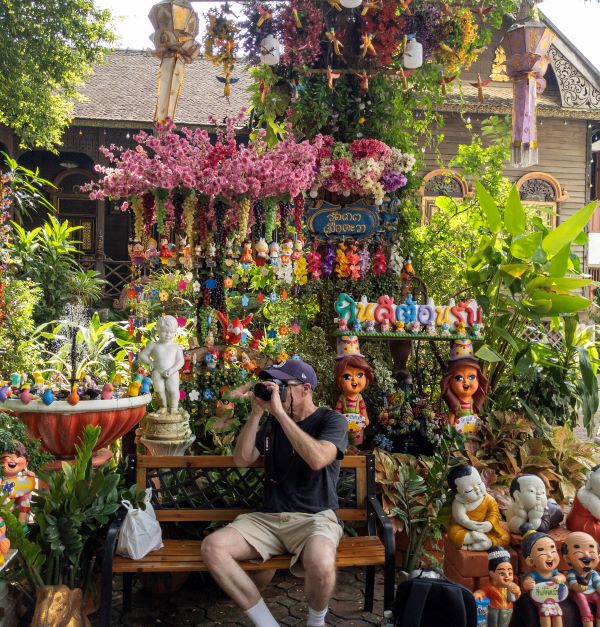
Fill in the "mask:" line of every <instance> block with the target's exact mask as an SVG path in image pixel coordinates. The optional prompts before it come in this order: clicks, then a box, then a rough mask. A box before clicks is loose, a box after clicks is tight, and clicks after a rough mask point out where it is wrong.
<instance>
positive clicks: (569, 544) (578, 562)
mask: <svg viewBox="0 0 600 627" xmlns="http://www.w3.org/2000/svg"><path fill="white" fill-rule="evenodd" d="M562 553H563V555H564V556H565V561H566V562H567V564H568V565H569V566H570V567H571V569H570V570H569V571H568V572H567V584H568V586H569V591H570V592H569V595H570V596H571V598H572V599H573V601H575V603H576V604H577V607H578V608H579V613H580V615H581V622H582V623H583V627H594V612H593V611H592V606H590V602H591V603H592V604H593V605H594V606H595V610H596V611H595V616H596V627H600V575H599V574H598V573H597V572H596V568H597V567H598V563H599V562H600V558H599V557H598V543H597V542H596V540H594V538H592V536H591V535H590V534H589V533H583V532H581V531H575V532H573V533H570V534H569V535H568V536H567V537H566V538H565V541H564V542H563V545H562Z"/></svg>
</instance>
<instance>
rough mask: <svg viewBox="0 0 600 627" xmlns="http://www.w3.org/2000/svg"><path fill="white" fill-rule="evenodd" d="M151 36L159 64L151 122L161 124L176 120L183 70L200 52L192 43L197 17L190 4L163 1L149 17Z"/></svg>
mask: <svg viewBox="0 0 600 627" xmlns="http://www.w3.org/2000/svg"><path fill="white" fill-rule="evenodd" d="M148 17H149V18H150V21H151V22H152V26H153V27H154V33H153V34H152V35H150V39H151V41H152V42H153V43H154V48H155V50H154V53H153V54H154V56H156V57H158V58H159V59H160V60H161V61H160V69H159V70H158V99H157V103H156V111H155V113H154V121H155V122H157V123H162V122H164V121H165V120H166V119H167V118H171V119H173V118H174V117H175V110H176V108H177V101H178V100H179V94H180V93H181V88H182V86H183V69H184V65H185V64H186V63H191V62H192V61H193V60H194V59H195V58H196V57H197V56H198V53H199V51H200V46H199V44H198V43H197V42H196V41H195V38H196V37H197V35H198V15H197V14H196V12H195V11H194V9H193V8H192V5H191V4H190V2H189V0H162V2H159V3H157V4H155V5H154V6H153V7H152V8H151V9H150V13H149V15H148Z"/></svg>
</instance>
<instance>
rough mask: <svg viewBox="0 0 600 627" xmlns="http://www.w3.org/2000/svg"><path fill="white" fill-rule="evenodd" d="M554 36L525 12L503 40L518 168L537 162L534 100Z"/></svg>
mask: <svg viewBox="0 0 600 627" xmlns="http://www.w3.org/2000/svg"><path fill="white" fill-rule="evenodd" d="M525 5H526V2H524V3H523V5H522V11H521V14H520V15H522V14H523V7H524V6H525ZM553 39H554V33H553V32H552V31H551V30H550V29H549V28H547V27H546V25H545V24H543V23H542V22H539V21H537V20H532V19H530V18H529V17H527V14H525V20H524V21H522V22H517V23H516V24H515V25H514V26H512V27H511V28H510V29H509V30H508V31H507V33H506V35H505V36H504V40H503V41H502V47H503V48H504V51H505V52H506V74H507V75H508V76H509V78H511V79H512V81H513V111H512V146H511V164H512V165H513V166H515V167H518V168H526V167H528V166H531V165H535V164H536V163H537V162H538V142H537V124H536V101H537V94H538V93H542V92H543V91H544V89H545V87H546V81H545V80H544V74H545V73H546V69H547V68H548V63H549V58H548V51H549V49H550V45H551V44H552V40H553Z"/></svg>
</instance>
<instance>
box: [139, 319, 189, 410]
mask: <svg viewBox="0 0 600 627" xmlns="http://www.w3.org/2000/svg"><path fill="white" fill-rule="evenodd" d="M177 327H178V325H177V320H176V319H175V318H174V317H173V316H162V317H161V318H159V319H158V322H157V323H156V331H157V334H158V341H156V342H150V344H148V346H146V348H144V350H143V351H142V352H141V353H140V360H141V361H142V362H143V363H146V364H150V365H151V366H152V385H153V386H154V389H155V390H156V392H157V393H158V396H159V397H160V404H161V408H160V410H159V413H161V414H166V413H172V414H175V413H177V409H178V406H179V370H180V369H181V368H182V367H183V365H184V363H185V359H184V356H183V350H182V348H181V346H179V344H177V343H175V342H174V341H173V340H174V338H175V334H176V333H177Z"/></svg>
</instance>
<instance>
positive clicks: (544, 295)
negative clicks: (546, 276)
mask: <svg viewBox="0 0 600 627" xmlns="http://www.w3.org/2000/svg"><path fill="white" fill-rule="evenodd" d="M533 300H534V302H536V301H543V302H547V301H550V308H549V309H548V311H547V312H546V313H548V314H549V315H551V316H558V315H561V314H571V313H577V312H578V311H583V310H584V309H587V308H588V307H589V306H590V305H591V304H592V301H591V300H589V298H584V297H583V296H577V295H575V294H571V295H568V294H554V293H552V292H545V291H544V290H538V291H537V292H535V293H534V294H533Z"/></svg>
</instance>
